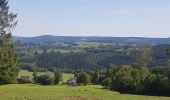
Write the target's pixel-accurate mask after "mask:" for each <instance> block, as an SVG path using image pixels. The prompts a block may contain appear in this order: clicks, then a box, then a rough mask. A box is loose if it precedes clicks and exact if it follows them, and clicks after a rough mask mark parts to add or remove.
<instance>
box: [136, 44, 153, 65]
mask: <svg viewBox="0 0 170 100" xmlns="http://www.w3.org/2000/svg"><path fill="white" fill-rule="evenodd" d="M151 49H152V47H151V46H150V45H138V46H136V49H135V51H134V52H133V57H134V60H135V64H136V65H137V66H141V67H147V66H148V63H149V61H150V59H151V56H150V54H151Z"/></svg>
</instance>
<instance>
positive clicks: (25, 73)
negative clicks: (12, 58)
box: [18, 70, 74, 82]
mask: <svg viewBox="0 0 170 100" xmlns="http://www.w3.org/2000/svg"><path fill="white" fill-rule="evenodd" d="M32 73H33V72H29V71H27V70H21V71H20V72H19V75H18V78H20V77H21V76H31V77H33V76H32ZM37 73H38V76H40V75H43V74H45V73H50V74H51V75H54V74H53V73H51V72H37ZM73 76H74V74H68V73H62V82H67V80H69V79H70V78H72V77H73Z"/></svg>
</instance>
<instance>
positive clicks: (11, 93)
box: [0, 84, 170, 100]
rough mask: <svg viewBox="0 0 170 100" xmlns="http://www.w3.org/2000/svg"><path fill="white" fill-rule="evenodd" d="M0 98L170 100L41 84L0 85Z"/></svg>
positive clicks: (17, 99)
mask: <svg viewBox="0 0 170 100" xmlns="http://www.w3.org/2000/svg"><path fill="white" fill-rule="evenodd" d="M0 100H170V98H168V97H154V96H138V95H129V94H120V93H118V92H113V91H110V90H107V89H104V88H103V87H102V86H99V85H89V86H41V85H33V84H13V85H1V86H0Z"/></svg>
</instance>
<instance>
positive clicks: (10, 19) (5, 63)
mask: <svg viewBox="0 0 170 100" xmlns="http://www.w3.org/2000/svg"><path fill="white" fill-rule="evenodd" d="M16 17H17V15H16V14H14V13H12V12H10V11H9V6H8V1H7V0H0V84H7V83H15V82H16V79H17V76H18V72H19V68H18V67H17V66H16V65H17V54H16V53H15V51H14V46H13V44H12V43H11V37H12V35H11V32H12V30H13V29H14V27H15V26H16V24H17V21H16V20H15V19H16Z"/></svg>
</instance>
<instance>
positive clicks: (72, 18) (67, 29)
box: [9, 0, 170, 38]
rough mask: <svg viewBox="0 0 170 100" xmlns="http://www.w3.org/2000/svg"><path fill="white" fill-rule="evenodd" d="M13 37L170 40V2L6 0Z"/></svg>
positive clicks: (140, 0) (131, 0) (163, 0)
mask: <svg viewBox="0 0 170 100" xmlns="http://www.w3.org/2000/svg"><path fill="white" fill-rule="evenodd" d="M9 6H10V10H11V11H12V12H15V13H17V14H18V18H17V19H18V21H19V22H18V25H17V27H16V29H15V30H14V32H13V35H17V36H23V37H31V36H40V35H59V36H61V35H62V36H102V37H103V36H104V37H149V38H168V37H170V28H169V27H168V26H170V14H169V11H170V1H169V0H150V1H148V0H139V1H135V0H120V1H117V0H105V1H102V0H101V1H98V0H93V1H91V0H86V1H79V0H72V1H69V0H62V1H60V0H55V1H53V0H51V1H40V0H36V1H35V0H28V1H26V0H25V1H19V0H9Z"/></svg>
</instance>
